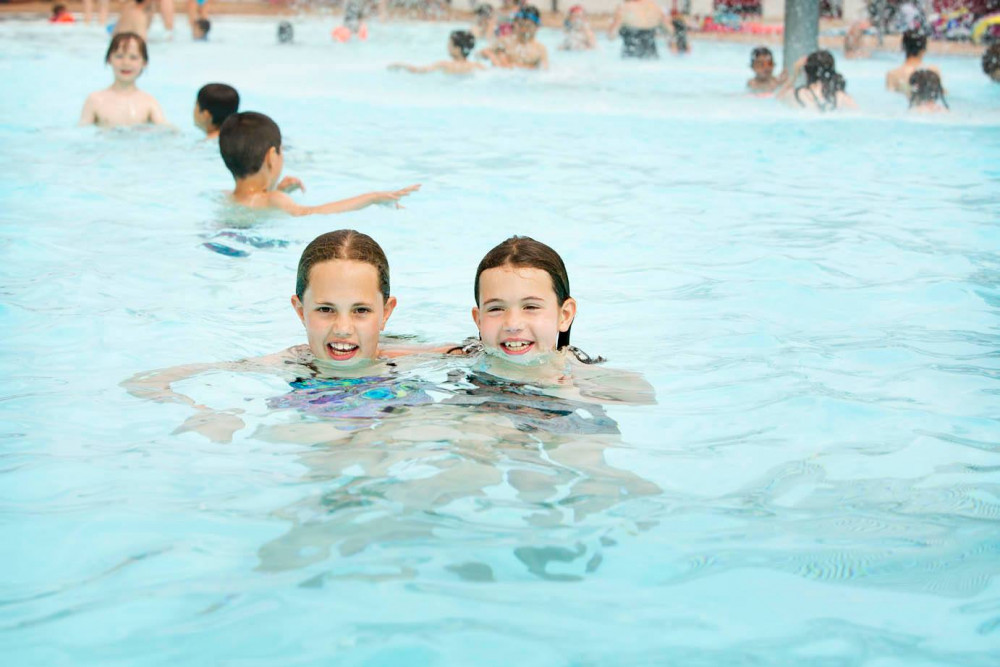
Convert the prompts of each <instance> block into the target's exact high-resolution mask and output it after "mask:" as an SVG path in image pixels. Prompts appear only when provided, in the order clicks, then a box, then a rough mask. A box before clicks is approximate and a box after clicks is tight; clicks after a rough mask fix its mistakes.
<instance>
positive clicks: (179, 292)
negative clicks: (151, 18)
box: [0, 18, 1000, 666]
mask: <svg viewBox="0 0 1000 667" xmlns="http://www.w3.org/2000/svg"><path fill="white" fill-rule="evenodd" d="M333 25H334V20H333V19H330V20H328V21H326V23H323V22H318V23H314V24H305V23H303V24H299V25H297V36H298V37H299V43H298V44H296V45H294V46H292V47H287V48H281V47H279V46H278V45H276V44H275V43H274V35H273V33H274V30H275V26H274V22H273V21H249V20H235V19H226V18H220V19H218V20H217V21H214V28H213V35H212V42H210V43H209V44H192V43H189V42H187V40H186V37H185V36H182V35H180V34H179V35H178V38H177V41H176V42H173V43H166V42H163V41H162V40H161V39H160V38H159V33H157V32H156V31H155V30H154V33H153V40H152V43H151V46H150V49H151V61H152V62H151V66H150V68H149V70H148V71H147V72H146V74H144V76H143V78H142V79H141V85H142V87H143V88H144V89H145V90H148V91H149V92H151V93H153V94H154V95H155V96H156V97H157V98H158V99H159V100H160V101H161V103H162V105H163V107H164V110H165V112H166V114H167V117H168V118H169V119H170V120H171V121H173V123H174V124H175V125H176V126H177V127H178V128H179V132H178V133H175V134H164V133H160V132H137V131H131V132H110V133H109V132H100V131H97V130H93V129H89V128H85V129H77V128H74V127H73V124H74V123H75V121H76V119H77V117H78V114H79V110H80V107H81V106H82V103H83V99H84V98H85V96H86V94H87V93H89V92H91V91H93V90H96V89H98V88H101V87H104V86H106V85H107V84H108V83H109V82H110V74H109V72H108V71H107V70H106V69H105V68H103V67H102V65H101V59H102V56H103V49H104V46H105V42H104V39H103V37H102V36H101V35H100V34H99V33H98V32H97V31H96V30H95V31H90V32H88V31H87V30H85V29H82V28H77V29H67V30H62V29H61V28H62V27H63V26H57V27H53V26H48V25H45V24H42V23H40V22H39V23H28V22H4V23H0V35H2V37H3V43H4V48H3V49H2V50H0V71H2V73H3V76H4V80H5V81H6V82H7V87H6V89H5V94H4V95H3V96H2V97H0V118H2V125H0V145H2V149H0V150H2V154H3V155H4V156H5V158H6V165H7V167H6V178H5V179H4V180H3V182H2V183H0V197H2V203H3V207H2V217H0V220H2V222H0V253H2V255H0V294H2V298H0V307H2V310H0V325H2V338H3V341H4V342H3V345H2V346H0V378H3V380H2V381H0V398H2V400H0V421H2V427H0V428H2V430H0V454H2V458H0V526H2V531H3V532H2V537H3V539H2V540H0V544H2V547H0V572H2V573H3V576H2V577H0V647H2V648H3V654H4V656H5V660H4V662H5V663H7V664H17V665H27V664H100V665H113V664H123V665H124V664H128V665H138V664H151V665H155V664H227V663H231V664H281V665H286V664H347V665H393V664H399V665H421V664H434V665H452V664H454V665H467V664H510V663H512V662H515V661H516V662H517V663H519V664H525V665H559V664H572V665H619V664H685V665H689V664H690V665H702V664H704V665H732V664H755V665H771V664H774V665H779V664H816V665H860V664H866V665H880V666H881V665H932V664H934V665H992V664H995V662H996V659H997V657H998V655H1000V584H998V582H997V580H996V577H995V574H996V573H997V563H998V562H1000V559H998V555H1000V554H998V552H1000V531H998V519H1000V473H998V471H1000V456H998V443H1000V428H998V422H997V415H998V412H1000V411H998V391H1000V384H998V373H1000V357H998V354H997V350H998V347H1000V346H998V343H1000V336H998V323H1000V317H998V315H1000V287H998V286H1000V261H998V255H997V247H998V220H1000V215H998V213H1000V188H998V187H997V186H998V182H1000V167H998V164H1000V163H998V162H997V159H996V156H997V155H998V152H1000V151H998V149H1000V112H998V109H1000V86H996V85H992V84H990V82H989V81H988V80H987V79H986V77H985V76H983V75H982V73H981V71H980V70H979V65H978V62H977V61H976V60H973V59H961V58H939V59H937V60H932V62H934V63H935V64H937V65H939V66H940V67H941V69H942V72H943V73H944V78H945V83H946V86H947V87H948V89H949V93H950V94H949V101H950V102H951V104H952V107H953V109H954V112H953V113H952V114H951V115H949V116H946V117H935V118H913V117H909V116H907V115H906V114H905V112H904V111H905V102H904V101H903V100H902V99H901V98H896V97H893V96H890V95H888V94H887V93H884V92H883V91H882V90H881V85H882V76H883V74H884V71H885V70H886V69H888V68H889V67H890V66H892V64H893V63H894V62H896V60H897V59H896V58H889V57H888V56H881V57H879V58H878V59H875V60H871V61H863V62H849V63H844V64H843V66H842V69H843V72H844V74H845V76H846V78H847V80H848V90H849V92H851V93H852V94H853V95H854V96H855V97H856V98H857V100H858V101H859V104H860V105H861V106H862V109H863V111H862V112H861V113H860V114H857V115H855V116H852V117H838V118H821V117H814V116H804V115H800V114H798V113H795V112H794V111H791V110H787V109H783V108H781V107H780V106H778V105H776V104H775V103H772V102H770V101H767V100H756V99H750V98H746V97H743V96H741V95H740V94H739V91H740V89H741V86H742V84H743V82H744V81H745V79H746V78H748V77H749V76H750V71H749V69H748V68H747V67H746V60H747V53H748V51H749V48H747V47H744V46H728V45H708V44H705V43H701V42H694V43H693V47H694V53H693V54H692V55H691V56H690V57H689V58H686V59H683V60H677V59H664V60H663V61H660V62H657V63H643V64H635V63H623V62H621V61H620V60H619V59H618V58H617V47H616V46H614V45H605V48H604V50H603V51H601V52H599V53H593V54H582V55H581V54H557V53H553V54H552V62H553V67H552V69H551V71H549V72H546V73H540V74H536V73H512V72H487V73H485V74H483V75H482V76H478V77H476V78H473V79H462V80H453V79H446V78H444V77H440V76H428V77H417V76H409V75H405V74H397V73H390V72H387V71H385V69H384V65H386V64H387V63H389V62H392V61H397V60H408V61H411V62H416V63H422V62H430V61H433V60H435V59H437V58H439V57H442V56H443V53H444V41H445V36H444V35H445V33H446V31H447V29H449V28H450V27H451V26H445V25H442V24H439V25H398V24H397V25H387V26H379V25H375V26H373V29H372V38H371V39H370V40H369V42H367V43H365V44H351V45H347V46H346V47H343V46H340V45H334V44H332V43H331V42H330V40H329V38H328V35H327V33H328V32H329V29H330V28H331V27H332V26H333ZM543 39H544V40H545V41H547V42H548V43H549V44H550V45H554V44H555V43H557V42H558V39H559V38H558V35H556V34H555V33H552V34H543ZM213 80H221V81H227V82H229V83H231V84H233V85H235V86H236V87H237V88H238V89H239V90H240V92H241V94H242V96H243V101H244V103H243V108H244V109H247V110H260V111H264V112H267V113H268V114H270V115H272V116H273V117H274V118H275V119H276V120H277V121H278V122H279V124H280V125H281V126H282V130H283V132H284V135H285V142H286V162H285V164H286V171H287V173H289V174H292V175H295V176H298V177H300V178H302V180H303V181H304V182H305V183H306V186H307V188H308V191H307V193H305V195H303V196H301V197H299V199H300V200H302V201H305V202H307V203H319V202H322V201H324V200H327V199H333V198H340V197H346V196H349V195H352V194H355V193H359V192H363V191H367V190H371V189H382V188H388V187H401V186H403V185H407V184H409V183H411V182H422V183H423V184H424V185H423V189H422V190H421V191H420V193H419V194H417V195H415V196H413V197H411V198H409V200H407V202H406V206H407V208H406V209H405V210H402V211H392V210H387V209H381V208H376V209H368V210H365V211H361V212H358V213H354V214H350V215H345V216H339V217H334V218H302V219H289V218H281V217H271V218H263V219H261V220H258V221H256V222H254V223H253V224H252V226H251V229H249V230H247V229H241V230H239V233H243V234H247V235H250V236H257V237H260V238H261V239H264V240H267V241H283V242H287V244H286V245H284V246H282V244H281V243H274V244H271V246H270V247H266V246H267V244H264V245H265V247H257V246H255V245H254V244H252V243H246V242H242V241H240V240H239V239H238V238H234V236H232V235H228V236H226V235H223V236H219V235H218V234H219V233H220V232H222V231H235V230H234V227H235V226H236V225H237V223H239V224H241V225H245V224H246V222H247V221H246V220H245V219H242V218H239V217H238V216H233V215H232V213H231V212H229V211H228V210H227V209H226V208H225V206H224V205H223V202H222V197H221V193H222V192H223V191H224V190H225V189H226V188H227V187H228V186H229V185H230V179H229V175H228V173H227V172H226V171H225V168H224V166H223V165H222V163H221V160H219V158H218V156H217V153H216V149H215V147H214V146H212V145H209V144H205V143H203V142H201V141H200V140H199V137H198V135H197V134H196V132H195V130H194V129H193V128H192V127H191V126H190V114H191V108H192V106H193V102H194V95H195V91H196V90H197V88H198V87H199V86H200V85H201V84H202V83H205V82H208V81H213ZM342 226H351V227H355V228H358V229H360V230H362V231H365V232H367V233H370V234H371V235H372V236H374V237H375V238H376V239H378V240H379V241H380V242H381V243H382V245H383V247H384V248H385V250H386V253H387V254H388V257H389V260H390V263H391V265H392V277H393V292H394V294H395V295H396V296H397V297H398V299H399V302H400V305H399V308H398V309H397V311H396V313H395V314H394V315H393V317H392V320H390V324H389V331H390V333H393V334H398V335H414V336H417V337H418V338H420V339H422V340H426V341H442V340H459V339H461V338H463V337H465V336H467V335H469V334H470V333H472V322H471V320H470V319H469V314H468V313H469V309H470V308H471V306H472V305H473V304H472V294H471V289H472V288H471V283H472V278H473V274H474V271H475V267H476V264H477V263H478V260H479V259H480V258H481V256H482V255H483V253H484V252H485V251H486V250H488V249H489V248H490V247H492V246H493V245H495V244H496V243H497V242H499V241H500V240H502V239H503V238H506V237H507V236H509V235H510V234H512V233H528V234H531V235H533V236H535V237H536V238H538V239H540V240H543V241H545V242H547V243H549V244H551V245H552V246H554V247H555V248H557V249H558V250H559V251H560V252H561V253H562V255H563V257H564V258H565V259H566V262H567V265H568V267H569V271H570V277H571V279H572V286H573V293H574V295H575V296H576V298H577V299H578V300H579V302H580V315H579V318H578V320H577V323H576V326H574V333H573V336H574V342H575V343H577V344H578V345H580V346H581V347H583V348H584V349H586V350H588V351H590V352H592V353H600V354H603V355H605V356H607V357H609V358H610V359H611V362H610V364H611V365H612V366H615V367H618V368H623V369H628V370H633V371H640V372H642V373H643V374H644V375H645V377H646V378H647V380H649V381H650V382H651V383H652V384H653V385H654V387H655V388H656V392H657V398H658V405H656V406H621V405H611V406H607V407H606V408H605V410H606V414H607V416H608V417H609V418H610V419H613V420H614V422H615V423H616V424H617V430H618V432H619V433H618V434H605V435H601V436H578V435H576V436H575V435H573V434H565V433H548V432H544V431H537V432H533V431H531V430H518V429H517V428H511V427H510V425H509V424H508V425H507V427H506V428H501V427H499V426H498V425H497V423H495V422H494V421H492V420H490V419H489V418H488V415H484V414H480V413H476V412H475V411H472V412H465V413H461V414H458V413H457V412H448V411H446V410H437V411H433V412H432V411H421V410H418V409H413V410H411V411H410V412H409V413H408V414H403V415H401V416H400V417H399V418H398V419H386V420H384V421H383V422H382V423H380V424H378V425H376V426H375V427H373V428H369V429H367V430H364V431H362V432H360V434H356V435H355V436H354V437H350V438H348V437H346V436H343V435H337V433H334V430H333V429H330V428H328V426H329V424H327V423H325V422H324V420H323V419H322V418H319V417H315V416H310V415H309V414H303V413H300V412H297V411H295V410H287V409H277V408H276V407H274V400H275V398H276V397H280V396H282V395H284V394H286V393H287V392H288V391H289V388H288V385H287V384H284V383H282V382H281V381H280V380H277V379H276V378H273V377H268V376H263V375H242V376H240V375H232V374H226V373H215V374H211V375H203V376H200V377H198V378H194V379H192V380H188V381H186V382H184V383H183V384H182V385H181V386H180V387H179V388H180V389H182V390H184V391H185V392H186V393H188V394H189V395H191V396H193V397H195V398H197V399H198V400H200V401H204V402H207V403H209V404H210V405H212V406H213V407H217V408H219V409H232V408H239V409H242V410H244V418H245V421H246V422H247V428H245V429H243V430H242V431H239V432H238V433H237V434H236V435H235V437H234V439H233V442H232V443H228V444H216V443H211V442H208V441H207V440H206V439H204V438H202V437H200V436H198V435H197V434H194V433H191V432H181V433H177V432H175V431H176V430H177V428H178V426H180V425H181V424H182V423H183V422H184V421H185V420H186V419H187V418H188V417H190V416H191V414H192V412H191V410H190V409H189V408H186V407H184V406H181V405H172V404H157V403H152V402H145V401H140V400H138V399H136V398H134V397H132V396H129V395H128V394H127V393H126V392H125V391H124V390H123V389H122V388H121V387H120V386H119V383H120V382H121V381H122V380H124V379H126V378H128V377H130V376H131V375H133V374H134V373H137V372H140V371H144V370H149V369H152V368H161V367H166V366H173V365H177V364H184V363H191V362H214V361H223V360H230V359H236V358H240V357H245V356H257V355H261V354H266V353H270V352H274V351H276V350H279V349H282V348H284V347H287V346H289V345H293V344H297V343H300V342H302V341H303V340H304V335H303V332H302V331H301V326H300V325H299V323H298V320H297V319H296V318H295V316H294V313H293V312H292V309H291V308H290V307H289V305H288V297H289V295H290V294H291V293H292V291H293V289H294V268H295V265H296V262H297V259H298V255H299V253H300V251H301V249H302V247H303V246H304V245H305V243H307V242H308V241H309V240H311V239H312V238H313V237H314V236H316V235H317V234H319V233H322V232H324V231H328V230H330V229H334V228H338V227H342ZM211 240H215V241H217V242H220V243H225V244H228V245H230V246H231V247H234V248H236V249H239V250H242V251H243V252H245V253H246V256H244V257H228V256H224V255H220V254H217V253H213V252H211V251H209V250H208V249H206V248H205V247H204V245H203V244H204V243H205V242H206V241H211ZM450 368H451V366H449V365H448V364H445V363H443V362H428V363H427V364H426V365H424V366H422V367H418V368H416V369H413V370H410V371H407V373H408V375H407V378H409V379H412V380H414V381H415V382H426V383H430V384H432V385H440V386H446V385H447V380H446V373H447V371H448V370H449V369H450ZM435 407H440V406H437V405H436V406H435ZM340 433H341V434H343V433H344V432H343V431H341V432H340ZM317 434H318V435H317Z"/></svg>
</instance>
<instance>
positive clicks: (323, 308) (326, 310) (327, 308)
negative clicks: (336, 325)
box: [316, 306, 333, 313]
mask: <svg viewBox="0 0 1000 667" xmlns="http://www.w3.org/2000/svg"><path fill="white" fill-rule="evenodd" d="M316 312H318V313H332V312H333V308H331V307H330V306H317V307H316Z"/></svg>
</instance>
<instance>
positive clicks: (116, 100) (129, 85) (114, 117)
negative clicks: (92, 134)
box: [79, 32, 167, 127]
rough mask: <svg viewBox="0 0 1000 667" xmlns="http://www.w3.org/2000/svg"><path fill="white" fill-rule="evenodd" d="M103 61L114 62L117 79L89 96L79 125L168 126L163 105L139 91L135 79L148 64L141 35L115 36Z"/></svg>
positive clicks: (123, 34)
mask: <svg viewBox="0 0 1000 667" xmlns="http://www.w3.org/2000/svg"><path fill="white" fill-rule="evenodd" d="M104 62H105V63H107V64H109V65H111V69H112V70H113V71H114V75H115V80H114V83H112V84H111V87H109V88H105V89H104V90H98V91H97V92H94V93H91V94H90V95H89V96H88V97H87V101H86V102H85V103H84V105H83V112H82V113H81V114H80V123H79V124H80V125H100V126H101V127H123V126H129V125H142V124H146V123H151V124H156V125H166V124H167V120H166V118H164V116H163V110H162V109H160V104H159V103H158V102H157V101H156V99H155V98H154V97H153V96H152V95H150V94H149V93H144V92H143V91H141V90H139V89H138V88H137V87H136V85H135V81H136V79H138V78H139V75H140V74H142V72H143V69H145V67H146V65H148V64H149V52H148V51H147V50H146V42H145V40H143V38H142V37H140V36H139V35H137V34H135V33H133V32H123V33H119V34H117V35H115V36H114V37H113V38H112V39H111V44H110V45H109V46H108V52H107V53H106V54H105V56H104Z"/></svg>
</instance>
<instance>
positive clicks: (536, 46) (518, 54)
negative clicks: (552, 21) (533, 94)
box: [481, 5, 549, 69]
mask: <svg viewBox="0 0 1000 667" xmlns="http://www.w3.org/2000/svg"><path fill="white" fill-rule="evenodd" d="M540 23H541V18H540V15H539V13H538V9H536V8H535V7H533V6H531V5H525V6H524V9H522V10H521V11H520V12H518V13H517V15H516V16H515V17H514V36H513V38H511V39H507V40H502V41H501V42H500V44H499V45H498V46H496V47H495V48H492V49H486V50H485V51H482V52H481V54H482V55H483V56H484V57H486V58H488V59H489V61H490V62H491V63H493V65H494V66H495V67H503V68H507V69H510V68H520V69H548V67H549V52H548V50H547V49H546V48H545V46H544V45H543V44H542V43H541V42H539V41H538V40H536V39H535V35H536V34H537V33H538V26H539V24H540Z"/></svg>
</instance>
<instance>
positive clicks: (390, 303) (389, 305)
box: [380, 296, 396, 331]
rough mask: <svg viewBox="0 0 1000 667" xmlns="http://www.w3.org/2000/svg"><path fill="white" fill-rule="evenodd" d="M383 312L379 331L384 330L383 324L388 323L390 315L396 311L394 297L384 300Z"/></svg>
mask: <svg viewBox="0 0 1000 667" xmlns="http://www.w3.org/2000/svg"><path fill="white" fill-rule="evenodd" d="M384 307H385V310H384V311H383V312H382V328H381V329H380V331H384V330H385V323H386V322H388V321H389V316H390V315H392V311H393V310H395V309H396V297H394V296H390V297H389V298H388V299H386V300H385V306H384Z"/></svg>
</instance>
